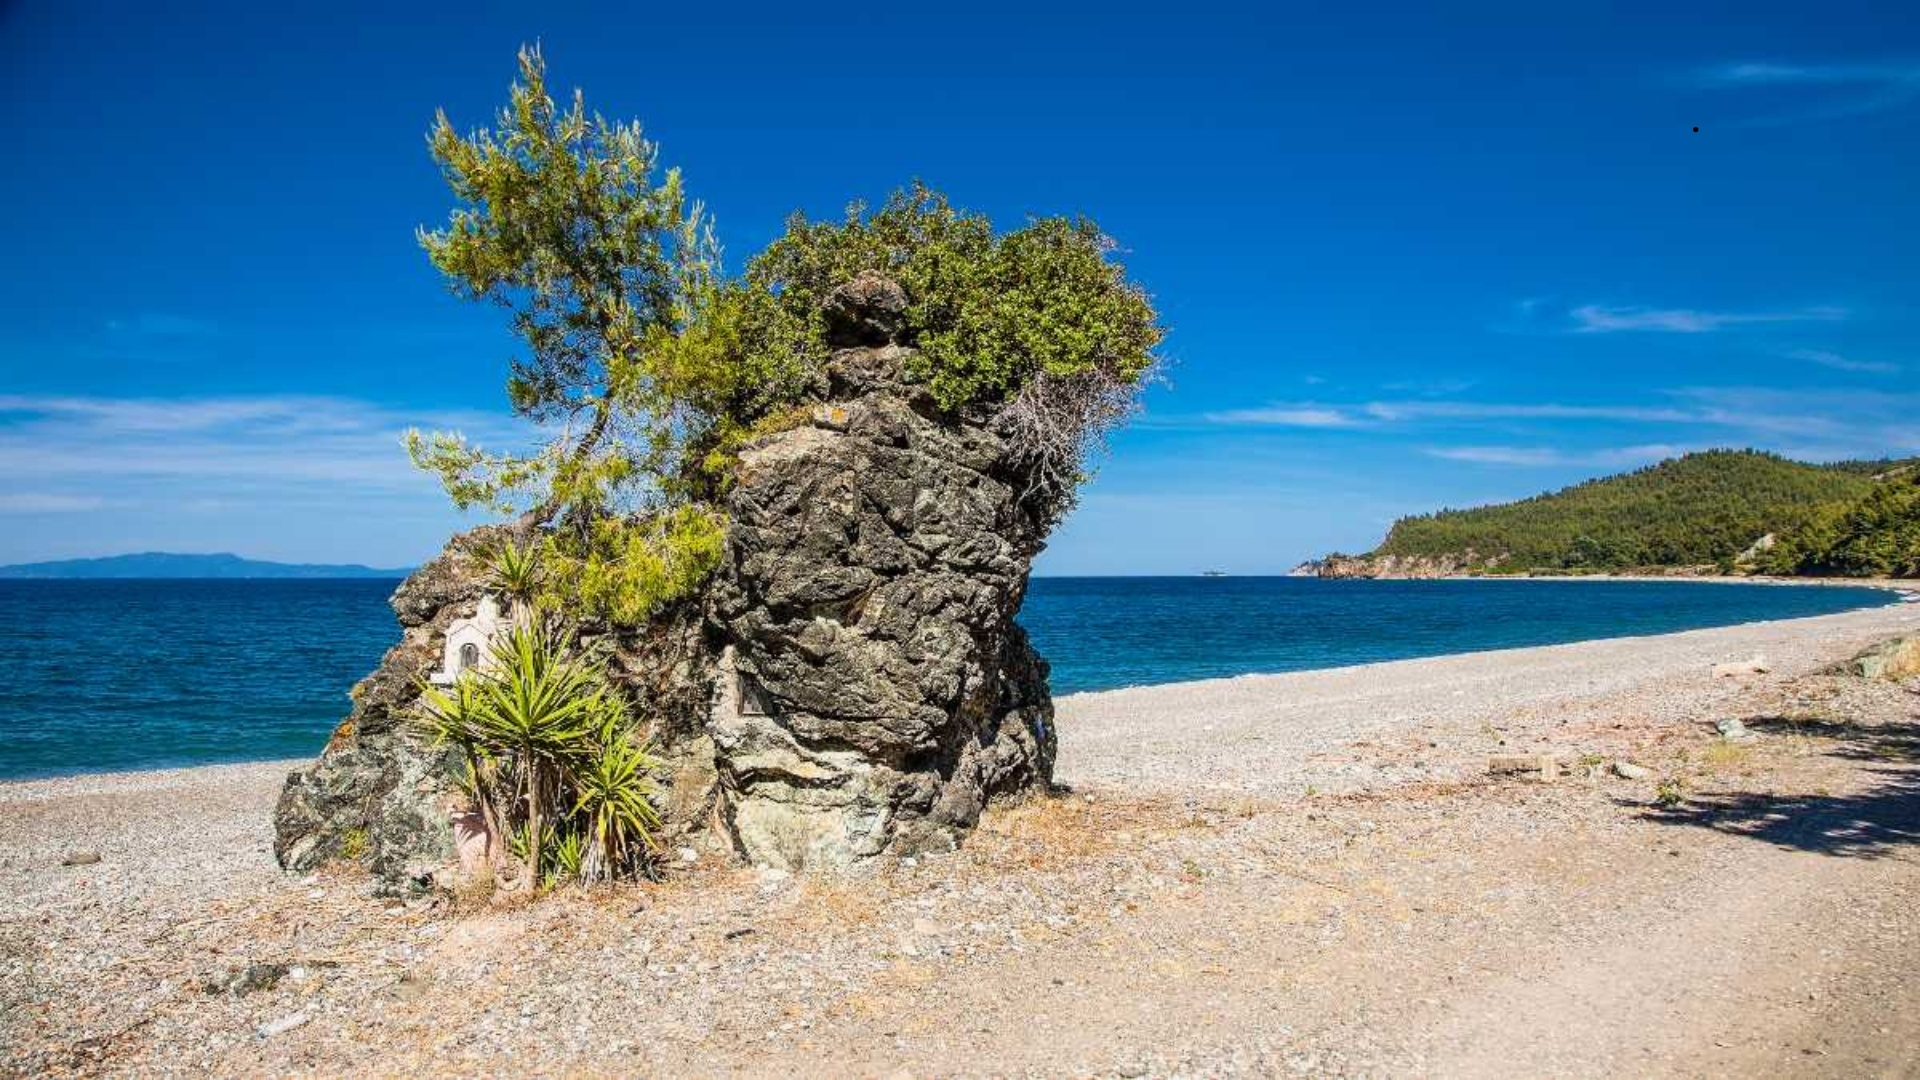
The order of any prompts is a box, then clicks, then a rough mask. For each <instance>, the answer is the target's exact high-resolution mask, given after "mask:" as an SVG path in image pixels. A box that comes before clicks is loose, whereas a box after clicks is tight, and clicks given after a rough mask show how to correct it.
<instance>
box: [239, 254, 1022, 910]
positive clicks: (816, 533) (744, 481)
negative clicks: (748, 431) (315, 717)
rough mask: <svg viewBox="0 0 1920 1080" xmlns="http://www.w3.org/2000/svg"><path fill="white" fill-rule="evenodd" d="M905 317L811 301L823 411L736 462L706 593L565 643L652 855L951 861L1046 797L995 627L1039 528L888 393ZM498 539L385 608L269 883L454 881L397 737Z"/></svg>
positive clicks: (448, 841) (1009, 652) (878, 306)
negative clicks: (599, 665) (369, 663)
mask: <svg viewBox="0 0 1920 1080" xmlns="http://www.w3.org/2000/svg"><path fill="white" fill-rule="evenodd" d="M905 310H906V308H905V296H904V294H903V293H902V292H901V291H900V289H899V287H898V286H897V285H895V284H893V283H892V282H890V281H888V280H887V279H885V278H882V277H879V276H878V275H863V276H862V277H860V278H857V279H855V280H854V281H852V282H849V283H848V284H847V285H845V286H843V287H842V288H841V289H840V290H837V291H836V292H835V294H834V295H833V297H832V298H831V300H830V301H829V304H828V316H829V318H828V325H829V327H830V328H831V333H832V334H833V335H834V337H835V340H836V342H837V343H838V344H841V345H843V346H844V347H843V348H841V349H840V350H839V351H838V352H836V353H835V354H834V355H833V358H832V362H831V364H830V366H829V370H828V372H827V376H828V378H827V384H828V389H827V391H826V393H825V400H824V401H822V402H821V403H820V404H818V405H817V406H816V407H815V408H814V409H813V411H812V420H811V423H809V424H807V425H804V426H801V427H799V428H796V429H793V430H789V431H785V432H781V433H779V434H776V435H772V436H768V437H766V438H764V439H762V440H761V441H759V442H758V443H756V444H755V445H753V446H751V447H750V448H749V449H747V450H746V451H745V452H744V453H743V454H742V457H741V461H740V465H739V469H738V472H737V475H736V477H735V483H734V485H733V487H732V488H731V489H730V491H729V493H728V496H727V505H726V509H727V512H728V515H729V525H728V531H727V544H726V557H725V560H724V563H723V565H722V566H721V568H720V570H719V571H718V572H717V573H716V574H715V576H714V578H713V579H712V581H711V582H710V583H709V585H708V587H707V589H706V590H705V591H704V593H703V594H702V595H700V596H698V597H694V598H691V599H690V600H688V601H686V602H684V603H682V604H680V605H679V606H677V607H675V608H674V609H673V610H671V611H668V612H666V613H663V614H662V615H661V616H660V617H658V618H656V619H655V620H654V622H653V623H652V624H651V625H649V626H647V627H643V628H641V629H639V630H637V631H630V632H621V633H618V634H602V635H599V636H583V638H582V639H581V643H582V645H583V646H585V647H587V648H588V649H590V650H593V651H594V652H595V653H596V654H597V655H599V656H601V657H603V658H604V659H605V660H606V662H607V670H608V672H609V674H610V675H611V676H612V678H613V679H614V680H615V681H616V682H617V683H618V684H620V685H621V686H622V687H623V688H624V689H625V690H626V691H627V692H628V694H629V695H630V697H631V698H632V700H633V702H634V705H635V708H636V710H637V713H638V715H639V716H640V717H641V718H642V719H643V720H644V721H646V722H647V723H648V724H649V725H650V727H651V729H652V731H653V733H654V738H655V740H656V744H657V748H658V751H659V753H660V756H661V757H662V758H664V759H665V760H666V761H667V762H668V763H669V765H670V766H671V768H672V775H671V776H670V777H669V778H668V782H667V792H668V793H667V797H666V804H665V806H663V808H662V811H663V813H662V816H663V818H664V820H665V833H666V839H667V840H668V842H669V843H685V842H689V841H691V840H695V839H698V838H700V837H703V836H704V837H706V838H708V839H710V840H711V841H712V842H713V843H715V844H718V845H722V846H725V847H727V848H729V849H731V850H734V851H736V852H738V853H739V854H740V855H742V856H743V857H745V858H746V859H747V860H749V861H751V862H753V863H756V864H764V865H772V866H779V867H784V868H788V869H801V868H809V869H832V868H844V867H847V866H850V865H852V864H854V863H857V862H859V861H861V860H863V859H866V858H869V857H873V856H877V855H882V854H905V853H911V852H918V851H925V850H947V849H950V848H952V847H953V846H955V845H956V844H958V842H959V841H960V839H961V838H962V837H963V836H964V835H965V833H966V832H967V831H968V830H969V829H971V828H972V827H973V825H974V824H975V822H976V821H977V820H978V818H979V816H980V813H981V810H982V809H983V808H984V807H985V805H986V804H987V802H988V801H989V800H991V799H993V798H995V797H996V796H1001V795H1010V794H1016V793H1021V792H1025V791H1029V790H1034V789H1038V788H1044V786H1045V785H1046V784H1047V783H1048V781H1049V780H1050V779H1051V777H1052V773H1053V758H1054V749H1055V738H1054V732H1053V704H1052V699H1051V698H1050V697H1049V695H1048V692H1047V665H1046V662H1045V661H1043V660H1042V659H1040V657H1039V656H1037V655H1036V654H1035V653H1034V651H1033V649H1032V647H1031V646H1030V645H1029V644H1028V642H1027V638H1026V635H1025V634H1024V633H1023V632H1022V631H1021V629H1020V628H1019V626H1017V625H1016V624H1015V623H1014V621H1013V619H1014V615H1015V613H1016V612H1017V611H1018V610H1019V607H1020V603H1021V600H1022V598H1023V596H1024V594H1025V590H1026V584H1027V573H1028V569H1029V567H1030V566H1031V563H1032V560H1033V557H1034V556H1035V555H1036V554H1037V553H1038V552H1039V550H1040V548H1041V546H1042V541H1043V540H1044V537H1045V533H1046V531H1047V527H1048V524H1049V522H1048V521H1047V520H1046V519H1045V518H1044V516H1043V511H1042V510H1041V509H1039V508H1036V507H1033V506H1030V505H1028V504H1027V503H1026V502H1025V501H1023V499H1022V497H1021V493H1022V492H1024V491H1025V490H1027V487H1028V485H1026V484H1025V483H1024V479H1025V478H1024V477H1023V476H1022V475H1020V473H1019V471H1018V469H1017V468H1016V467H1014V466H1013V465H1012V464H1011V463H1010V462H1011V457H1010V455H1009V454H1008V448H1007V446H1006V444H1005V442H1004V441H1003V439H1002V438H1001V436H1000V435H999V434H998V433H997V432H996V431H995V429H994V424H993V417H992V413H991V411H987V410H982V411H979V412H977V413H967V414H963V415H959V416H955V415H952V414H946V413H941V412H940V411H938V410H937V409H935V407H934V405H933V403H932V402H931V400H930V399H929V398H928V397H927V395H926V393H925V391H924V390H923V389H921V388H919V387H917V386H916V385H914V383H913V382H912V381H911V379H910V378H909V377H908V375H907V370H908V368H909V366H910V362H911V360H912V358H913V352H912V350H911V349H909V348H905V347H903V346H901V345H899V344H897V343H895V339H896V338H897V336H898V334H899V333H900V328H901V326H902V325H903V323H904V315H905ZM504 531H505V527H493V528H488V529H482V530H476V531H474V532H471V533H468V534H465V535H463V536H460V537H456V538H455V539H454V540H453V542H452V543H450V544H449V545H448V548H447V550H446V552H444V553H443V554H442V555H441V556H439V557H438V558H436V559H434V560H433V561H432V562H430V563H428V564H427V565H426V566H423V567H422V568H421V569H420V570H419V571H418V572H417V573H415V575H414V576H413V577H412V578H410V579H408V581H407V582H406V583H405V584H403V585H402V586H401V588H400V590H399V591H398V592H397V593H395V595H394V597H393V608H394V611H395V613H396V615H398V617H399V620H400V624H401V627H402V640H401V642H400V644H398V645H396V646H395V647H394V648H393V649H392V650H390V651H389V652H388V653H387V656H386V658H385V659H384V660H383V661H382V663H381V666H380V668H379V670H377V671H375V672H374V673H373V674H372V675H370V676H369V677H368V678H367V679H366V680H364V681H363V682H362V683H361V684H360V685H359V686H358V687H356V688H355V690H354V710H353V714H352V715H351V716H349V717H348V719H347V720H346V721H345V722H344V723H342V724H341V726H340V728H339V729H338V730H337V731H336V732H335V734H334V737H333V740H332V741H331V742H330V743H329V745H328V747H327V749H326V751H325V753H324V754H322V756H321V758H320V760H319V761H318V762H316V763H315V764H313V765H311V766H309V767H307V768H304V769H300V770H297V771H295V772H294V773H292V774H291V775H290V776H289V777H288V780H287V785H286V787H285V789H284V790H283V792H282V794H281V798H280V803H279V807H278V809H277V811H276V813H275V827H276V841H275V851H276V853H277V854H278V856H279V858H280V861H281V864H282V865H283V866H286V867H288V868H291V869H306V868H309V867H312V866H315V865H318V864H320V863H322V862H325V861H327V860H329V859H332V858H336V857H340V856H343V855H348V854H352V853H354V852H355V851H356V849H360V848H364V850H365V852H366V855H367V857H368V860H369V864H370V866H371V868H372V869H373V870H374V872H375V874H376V875H378V876H379V877H380V879H381V880H382V881H384V882H386V883H387V884H388V885H389V886H390V887H403V886H405V885H407V884H409V883H417V882H419V881H422V880H423V879H424V878H425V876H426V875H428V874H430V873H431V872H432V871H433V870H434V869H436V868H438V867H440V866H444V865H445V864H447V863H448V862H450V861H451V860H452V859H453V856H454V844H453V829H452V821H451V814H450V811H452V810H453V809H455V807H456V804H457V801H458V800H457V798H456V797H455V796H454V793H453V791H452V788H451V783H450V781H451V777H452V770H453V768H454V762H452V761H451V760H450V759H448V758H446V757H442V756H438V755H434V754H432V753H431V752H430V751H429V750H427V749H426V748H425V747H423V746H422V745H421V744H420V742H419V740H418V739H417V738H415V737H413V736H412V735H411V734H409V733H408V731H407V730H406V724H405V721H406V720H407V718H408V717H409V716H410V715H411V713H412V711H413V710H414V709H415V708H416V707H417V704H418V701H419V691H418V687H419V685H420V684H421V681H422V680H423V679H424V678H425V677H426V676H427V675H428V673H429V672H430V671H432V670H433V669H434V668H435V667H437V666H438V663H439V659H440V656H441V646H442V644H443V642H444V639H445V634H446V630H447V628H448V626H449V624H451V623H452V622H453V621H454V620H456V619H461V618H465V617H469V616H471V615H472V614H473V613H474V611H475V608H476V607H477V605H478V603H479V600H480V598H481V596H482V593H483V591H484V586H483V582H482V581H481V580H480V576H479V575H480V572H481V571H480V567H481V565H482V561H481V560H480V559H479V558H477V557H476V556H477V555H478V554H479V553H481V552H483V551H485V550H487V549H489V548H491V547H492V546H494V545H495V544H497V543H498V541H499V540H500V539H501V538H502V534H503V533H504ZM356 837H357V839H356Z"/></svg>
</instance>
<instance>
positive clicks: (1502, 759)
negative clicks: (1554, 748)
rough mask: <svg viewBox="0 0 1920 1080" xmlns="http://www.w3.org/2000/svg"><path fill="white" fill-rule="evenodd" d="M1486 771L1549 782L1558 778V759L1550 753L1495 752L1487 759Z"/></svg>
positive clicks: (1497, 774)
mask: <svg viewBox="0 0 1920 1080" xmlns="http://www.w3.org/2000/svg"><path fill="white" fill-rule="evenodd" d="M1487 771H1488V772H1489V773H1492V774H1493V775H1495V776H1521V777H1525V778H1527V779H1530V780H1546V781H1549V782H1551V781H1554V780H1558V779H1559V778H1560V759H1559V758H1557V757H1555V756H1553V755H1552V754H1495V755H1493V756H1492V757H1489V758H1488V759H1487Z"/></svg>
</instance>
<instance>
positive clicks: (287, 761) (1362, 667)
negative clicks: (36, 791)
mask: <svg viewBox="0 0 1920 1080" xmlns="http://www.w3.org/2000/svg"><path fill="white" fill-rule="evenodd" d="M1083 580H1084V579H1083ZM1351 580H1364V581H1375V580H1383V579H1376V578H1362V579H1351ZM1385 580H1425V581H1594V582H1640V581H1673V582H1683V583H1696V584H1709V583H1720V584H1752V585H1786V586H1822V587H1850V588H1876V589H1880V590H1883V591H1886V592H1890V593H1893V594H1895V595H1896V596H1898V597H1900V599H1898V600H1891V601H1888V602H1887V603H1886V604H1883V605H1879V606H1874V607H1862V608H1857V609H1854V611H1852V612H1840V613H1838V614H1837V615H1808V616H1801V617H1799V618H1793V619H1761V620H1756V621H1753V622H1744V623H1726V624H1722V625H1718V626H1706V627H1698V628H1695V629H1692V630H1674V631H1668V632H1665V633H1660V634H1624V635H1618V636H1611V637H1597V638H1579V639H1576V640H1573V641H1564V642H1555V643H1550V644H1543V645H1519V646H1505V647H1500V648H1490V649H1469V650H1465V651H1462V652H1447V653H1433V654H1430V655H1426V656H1413V657H1404V658H1401V659H1396V660H1374V661H1368V662H1365V663H1360V664H1334V665H1330V666H1328V667H1314V668H1298V669H1294V670H1291V671H1248V672H1242V673H1240V674H1236V675H1220V676H1214V677H1211V678H1205V679H1178V680H1174V681H1172V682H1164V683H1134V684H1129V685H1127V686H1118V687H1112V688H1110V689H1106V690H1076V691H1072V692H1069V693H1064V694H1056V695H1054V698H1053V700H1054V702H1055V704H1056V705H1065V704H1069V703H1072V704H1073V705H1074V706H1075V707H1080V706H1081V705H1082V704H1083V703H1085V702H1087V701H1089V700H1091V699H1098V698H1103V697H1107V696H1109V695H1119V694H1133V693H1139V692H1151V691H1166V690H1173V691H1175V692H1179V691H1181V690H1183V689H1185V690H1201V689H1205V688H1209V687H1213V686H1216V685H1222V684H1224V685H1234V684H1240V683H1243V682H1245V681H1247V680H1260V679H1284V678H1289V677H1294V676H1315V675H1327V674H1341V673H1348V672H1359V671H1366V670H1370V669H1381V668H1389V667H1392V666H1394V665H1400V664H1418V663H1425V662H1431V661H1444V660H1452V659H1458V658H1467V657H1489V656H1499V655H1502V654H1513V655H1514V658H1516V659H1523V657H1522V656H1521V655H1520V654H1525V653H1529V652H1533V651H1535V650H1540V649H1558V648H1565V647H1569V646H1579V645H1592V644H1597V643H1602V642H1616V641H1642V640H1649V639H1654V638H1661V637H1675V636H1679V635H1685V634H1698V633H1709V632H1712V631H1717V630H1732V629H1736V628H1739V627H1746V626H1765V625H1773V624H1777V623H1795V622H1806V621H1811V620H1816V619H1829V618H1836V617H1840V616H1844V615H1850V614H1856V613H1858V612H1866V611H1878V610H1882V609H1884V608H1889V607H1895V606H1897V605H1899V604H1901V603H1903V602H1906V601H1907V598H1909V597H1913V598H1920V580H1916V579H1905V578H1849V579H1834V578H1760V577H1747V578H1729V577H1719V576H1714V577H1638V576H1634V575H1604V574H1594V575H1583V576H1580V577H1559V576H1529V575H1514V576H1512V577H1486V576H1484V575H1480V576H1464V575H1463V576H1459V577H1448V578H1421V579H1385ZM1916 607H1920V604H1916ZM318 756H319V751H317V750H316V751H315V752H314V754H313V755H311V756H308V757H289V758H258V759H242V760H237V761H218V762H207V763H204V764H199V765H170V766H158V767H153V768H135V769H105V770H94V769H79V770H74V771H72V772H61V773H56V774H52V775H43V776H29V777H16V778H0V805H5V804H6V803H8V802H11V801H15V800H16V799H18V798H21V797H26V796H23V795H22V794H21V793H22V792H26V791H28V790H29V789H32V788H34V787H35V786H41V787H47V788H60V787H66V788H75V787H76V786H77V785H80V784H81V783H82V782H83V781H87V780H99V781H101V782H102V783H103V785H109V784H110V783H111V782H112V781H115V780H120V781H123V782H124V783H125V784H130V785H133V786H136V787H148V786H151V785H155V784H167V783H178V782H182V781H183V780H184V779H186V778H190V777H192V776H194V775H196V774H202V773H207V772H211V771H214V770H221V769H244V770H259V769H265V768H273V769H277V770H282V771H287V770H292V769H297V768H300V767H302V766H304V765H307V764H310V763H311V762H312V761H313V760H314V758H316V757H318ZM108 790H109V787H107V786H103V787H102V788H101V789H100V790H99V791H97V792H89V793H90V794H104V793H107V791H108Z"/></svg>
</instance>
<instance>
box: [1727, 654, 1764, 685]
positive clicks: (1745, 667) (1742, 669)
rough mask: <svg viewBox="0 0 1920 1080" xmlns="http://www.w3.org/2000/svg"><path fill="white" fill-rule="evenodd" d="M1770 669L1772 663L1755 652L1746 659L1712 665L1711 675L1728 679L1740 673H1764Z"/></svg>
mask: <svg viewBox="0 0 1920 1080" xmlns="http://www.w3.org/2000/svg"><path fill="white" fill-rule="evenodd" d="M1772 670H1773V665H1771V664H1769V663H1767V658H1766V657H1764V656H1760V655H1758V654H1755V655H1754V656H1753V657H1751V658H1749V659H1746V660H1735V661H1733V662H1731V663H1726V664H1715V665H1713V677H1714V678H1716V679H1730V678H1736V677H1738V676H1741V675H1765V674H1766V673H1767V672H1769V671H1772Z"/></svg>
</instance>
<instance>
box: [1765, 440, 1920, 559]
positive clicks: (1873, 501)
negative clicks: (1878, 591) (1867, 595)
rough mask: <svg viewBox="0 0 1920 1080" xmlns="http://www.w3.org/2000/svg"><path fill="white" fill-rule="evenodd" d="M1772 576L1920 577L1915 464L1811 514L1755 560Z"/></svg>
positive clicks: (1919, 489) (1918, 471)
mask: <svg viewBox="0 0 1920 1080" xmlns="http://www.w3.org/2000/svg"><path fill="white" fill-rule="evenodd" d="M1760 569H1762V570H1765V571H1768V572H1769V573H1775V574H1834V575H1843V576H1846V577H1920V467H1915V466H1914V465H1913V464H1911V463H1909V464H1905V465H1901V466H1897V467H1894V468H1892V469H1888V470H1886V471H1885V472H1884V473H1883V474H1882V476H1881V482H1879V483H1876V484H1875V485H1874V486H1873V487H1872V488H1871V489H1870V490H1868V491H1867V492H1866V493H1865V494H1864V495H1861V496H1859V497H1857V498H1854V499H1851V500H1849V501H1847V502H1845V503H1842V504H1840V505H1838V506H1830V507H1827V508H1825V509H1823V510H1821V511H1820V512H1819V513H1817V514H1815V515H1814V516H1813V517H1812V518H1810V519H1809V520H1808V521H1807V522H1806V523H1805V524H1803V525H1802V526H1800V527H1799V528H1798V529H1795V530H1793V531H1792V532H1790V533H1788V534H1786V535H1785V536H1782V537H1781V538H1780V542H1779V543H1778V544H1776V545H1774V547H1773V549H1772V550H1771V551H1768V552H1767V553H1766V555H1765V556H1764V557H1763V558H1762V559H1761V560H1760Z"/></svg>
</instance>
